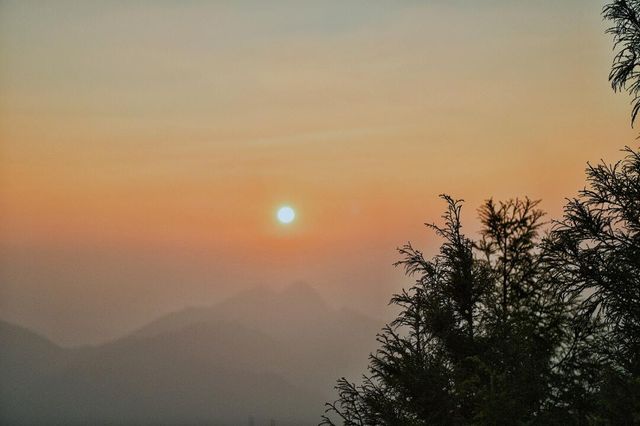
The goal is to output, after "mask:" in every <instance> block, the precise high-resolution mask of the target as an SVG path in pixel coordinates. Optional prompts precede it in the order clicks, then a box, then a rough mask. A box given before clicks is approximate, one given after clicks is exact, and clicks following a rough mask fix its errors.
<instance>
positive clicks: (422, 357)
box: [323, 196, 575, 425]
mask: <svg viewBox="0 0 640 426" xmlns="http://www.w3.org/2000/svg"><path fill="white" fill-rule="evenodd" d="M443 198H444V200H445V201H446V202H447V210H446V212H445V214H444V215H443V219H444V222H445V223H444V225H443V226H437V225H428V226H429V227H430V228H431V229H433V230H435V232H436V234H437V235H438V236H440V237H441V238H442V239H443V240H444V243H443V244H442V246H441V247H440V251H439V254H438V255H436V256H435V257H434V258H433V259H431V260H428V259H426V258H425V257H424V255H423V253H422V252H420V251H419V250H417V249H415V248H414V247H413V246H412V245H411V244H407V245H405V246H403V247H401V248H400V249H399V252H400V254H401V256H402V260H400V261H399V262H398V263H397V265H398V266H402V267H403V268H404V270H405V273H406V274H407V275H411V276H415V277H416V282H415V285H414V286H413V287H411V288H410V289H409V290H406V291H405V290H403V291H402V292H401V293H400V294H398V295H395V296H394V297H393V298H392V300H391V303H392V304H395V305H397V306H399V307H400V314H399V316H398V317H397V318H396V319H395V320H394V321H393V322H392V323H390V324H389V325H388V326H387V327H385V328H384V330H383V331H382V332H381V333H380V334H379V336H378V341H379V342H380V345H381V347H380V349H379V350H378V351H377V352H376V353H375V354H373V355H371V357H370V365H369V374H368V375H367V376H364V377H363V380H362V383H361V384H360V385H356V384H354V383H351V382H349V381H348V380H346V379H344V378H342V379H341V380H340V381H339V382H338V385H337V387H336V389H337V391H338V400H337V401H336V402H334V403H330V404H327V415H325V416H324V421H323V424H325V425H333V424H334V421H341V422H343V424H345V425H400V424H401V425H426V424H452V425H454V424H473V423H481V424H517V423H521V424H525V423H527V424H529V423H536V422H537V423H544V424H549V423H551V421H550V420H551V418H552V417H551V414H552V413H554V410H555V409H556V408H557V407H558V406H559V402H558V401H557V398H556V399H554V398H553V397H551V396H550V395H552V393H553V392H552V390H553V389H554V388H555V387H556V386H557V383H558V380H557V377H556V376H557V373H556V368H555V367H556V363H557V362H558V360H559V359H560V357H559V355H560V354H562V348H563V347H564V346H566V345H565V342H566V341H568V336H567V335H566V333H565V330H567V329H568V327H567V324H566V320H568V317H567V316H566V315H565V313H564V312H565V311H566V309H565V302H564V300H563V299H561V298H554V295H555V294H554V293H553V292H550V291H549V289H548V288H547V286H548V283H547V281H546V280H545V275H544V273H543V268H541V267H540V260H541V253H540V252H539V250H538V243H539V237H538V231H539V227H540V225H541V218H542V216H543V213H542V212H541V211H540V210H539V209H538V208H537V204H538V203H537V202H533V201H530V200H528V199H525V200H511V201H508V202H505V203H497V204H496V203H494V202H493V201H492V200H489V201H487V202H486V203H485V204H484V205H483V207H482V208H481V209H480V210H479V213H480V220H481V223H482V226H483V228H482V232H481V239H480V240H479V241H472V240H471V239H469V238H467V237H466V236H464V235H463V234H462V232H461V228H462V224H461V217H460V213H461V208H462V204H461V201H458V200H454V199H452V198H450V197H448V196H443ZM556 394H558V395H561V394H562V393H561V392H556ZM568 406H569V404H564V405H563V408H564V412H565V413H568V415H571V407H568ZM574 414H575V413H574ZM565 417H567V416H565ZM564 420H567V421H570V417H567V418H565V419H564ZM563 423H565V424H566V423H567V422H563Z"/></svg>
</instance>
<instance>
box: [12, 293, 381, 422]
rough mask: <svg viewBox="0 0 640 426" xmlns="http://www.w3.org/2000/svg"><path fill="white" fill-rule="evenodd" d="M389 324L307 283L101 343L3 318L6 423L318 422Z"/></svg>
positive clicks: (161, 321)
mask: <svg viewBox="0 0 640 426" xmlns="http://www.w3.org/2000/svg"><path fill="white" fill-rule="evenodd" d="M380 325H381V324H379V323H378V322H376V321H373V320H371V319H369V318H366V317H364V316H362V315H359V314H357V313H355V312H352V311H350V310H345V309H334V308H332V307H330V306H328V305H327V304H326V302H325V301H324V300H322V298H321V297H320V296H319V295H318V293H317V292H316V291H315V290H314V289H313V288H312V287H310V286H308V285H305V284H296V285H294V286H291V287H288V288H286V289H285V290H283V291H280V292H276V291H271V290H268V289H265V288H255V289H252V290H250V291H246V292H243V293H240V294H238V295H236V296H234V297H232V298H230V299H227V300H225V301H223V302H222V303H219V304H216V305H213V306H209V307H198V308H188V309H185V310H182V311H179V312H175V313H172V314H169V315H166V316H164V317H161V318H158V319H157V320H155V321H153V322H151V323H150V324H148V325H147V326H145V327H142V328H141V329H139V330H137V331H136V332H134V333H132V334H130V335H128V336H125V337H123V338H121V339H118V340H116V341H113V342H110V343H108V344H104V345H99V346H93V347H82V348H61V347H58V346H56V345H54V344H53V343H51V342H49V341H48V340H46V339H45V338H42V337H40V336H38V335H36V334H34V333H31V332H29V331H28V330H26V329H23V328H20V327H16V326H13V325H10V324H5V323H2V324H0V337H1V338H2V347H1V348H0V361H1V362H0V374H2V376H1V377H3V381H2V385H0V390H1V392H2V393H0V423H1V424H5V423H7V424H51V423H58V424H190V423H191V424H234V425H235V424H245V423H246V422H247V419H248V416H250V415H251V416H254V418H255V420H256V424H261V422H262V423H265V424H268V420H269V419H274V420H275V421H276V424H281V425H284V424H291V425H294V424H295V425H304V424H317V420H318V418H319V416H320V414H321V413H322V411H323V404H324V402H325V401H327V400H330V399H331V398H332V396H333V392H332V387H333V384H334V383H335V380H336V379H337V378H338V377H341V376H344V375H351V374H356V372H358V371H361V369H362V368H363V366H364V364H366V361H367V354H368V353H369V352H370V350H371V349H373V348H372V347H371V346H372V345H371V344H372V342H374V339H373V337H374V336H375V333H376V332H377V331H378V329H379V328H380ZM5 377H10V378H11V380H10V381H8V382H5V380H4V378H5ZM18 384H20V385H19V386H18Z"/></svg>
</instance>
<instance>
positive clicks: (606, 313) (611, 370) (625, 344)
mask: <svg viewBox="0 0 640 426" xmlns="http://www.w3.org/2000/svg"><path fill="white" fill-rule="evenodd" d="M625 152H626V158H625V159H624V160H623V161H620V162H618V163H616V164H613V165H607V164H605V163H601V164H598V165H596V166H592V165H589V167H588V169H587V182H588V187H587V188H585V189H584V190H582V191H581V192H580V194H579V196H578V197H576V198H574V199H572V200H570V201H569V202H568V204H567V205H566V207H565V211H564V217H563V218H562V220H560V221H558V222H557V223H556V225H555V227H554V229H553V231H552V232H551V234H550V236H549V238H548V240H547V250H546V253H547V255H546V256H547V257H546V262H547V264H548V266H549V268H550V270H551V272H552V274H553V277H554V280H555V282H556V286H557V287H556V288H557V289H558V291H559V292H560V293H561V294H562V296H563V297H564V298H566V299H572V300H575V301H577V302H578V305H577V308H576V310H575V312H574V317H575V322H574V323H575V324H576V336H578V337H580V339H586V341H587V342H588V344H589V349H590V352H591V353H590V357H589V358H591V359H596V360H597V362H598V364H599V366H600V370H601V371H602V372H603V375H602V376H601V377H600V380H599V383H597V388H598V398H597V404H598V409H599V411H598V413H599V414H598V415H599V416H600V417H602V418H605V419H608V420H609V421H611V422H613V423H615V424H632V423H634V422H636V423H638V422H640V153H638V152H634V151H633V150H631V149H630V148H626V150H625ZM583 345H584V342H583ZM581 359H582V361H583V362H588V358H587V357H585V355H584V352H583V354H582V357H581Z"/></svg>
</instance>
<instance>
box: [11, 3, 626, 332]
mask: <svg viewBox="0 0 640 426" xmlns="http://www.w3.org/2000/svg"><path fill="white" fill-rule="evenodd" d="M602 6H603V3H602V2H600V1H593V0H580V1H578V0H563V1H550V0H549V1H548V0H544V1H535V2H531V1H505V0H492V1H485V2H476V1H462V0H460V1H444V0H432V1H430V0H425V1H409V0H407V1H393V2H392V1H364V0H363V1H333V0H328V1H322V2H311V1H274V2H268V3H267V2H261V1H244V2H243V1H240V2H235V1H234V2H231V1H228V2H222V1H212V2H203V1H185V2H178V1H175V2H171V1H138V2H124V1H103V2H65V1H60V2H35V1H5V0H2V1H0V93H2V95H1V96H0V235H1V236H2V237H1V238H0V240H1V241H0V318H2V319H5V320H10V321H13V322H17V323H19V324H22V325H25V326H28V327H30V328H33V329H34V330H37V331H40V332H42V333H44V334H46V335H48V336H50V337H51V338H52V339H53V340H54V341H57V342H60V343H63V344H71V345H76V344H83V343H95V342H100V341H105V340H108V339H111V338H114V337H117V336H120V335H121V334H123V333H125V332H126V331H127V330H130V329H132V328H135V327H137V326H139V325H141V324H143V323H145V322H147V321H149V320H151V319H153V318H155V317H157V316H159V315H161V314H163V313H166V312H170V311H174V310H178V309H181V308H183V307H185V306H191V305H199V304H209V303H214V302H216V301H219V300H221V299H222V298H224V297H227V296H228V295H231V294H234V293H236V292H238V291H240V290H241V289H245V288H249V287H252V286H270V287H274V288H282V287H284V286H286V285H288V284H290V283H291V282H296V281H304V282H308V283H309V284H311V285H313V286H314V287H315V288H317V289H318V291H320V292H321V293H322V294H323V295H325V297H327V298H328V299H329V300H330V301H331V302H332V303H333V304H334V305H336V306H341V305H345V306H351V307H353V308H355V309H358V310H360V311H362V312H365V313H367V314H370V315H372V316H379V315H384V311H385V309H386V303H387V301H388V299H389V297H390V295H391V294H392V293H393V292H394V291H397V290H398V289H400V288H401V287H402V286H407V285H410V284H411V279H410V278H409V279H408V278H406V277H403V275H402V273H401V271H400V270H397V269H394V268H393V266H392V263H393V261H395V260H397V254H396V253H395V248H396V247H397V246H399V245H401V244H404V243H405V242H407V241H409V240H411V241H413V242H414V243H415V244H416V245H417V246H418V247H421V248H423V249H424V250H425V252H426V253H429V254H433V253H435V251H436V250H437V248H438V240H437V239H436V238H435V237H434V236H433V235H432V234H430V233H429V232H428V231H427V230H426V229H425V228H424V225H423V224H424V223H425V222H434V221H436V222H437V221H438V220H439V216H440V214H441V212H442V210H443V207H444V205H443V203H442V202H441V201H440V200H439V199H438V194H441V193H447V194H450V195H452V196H454V197H456V198H463V199H465V200H466V205H465V213H464V218H465V221H466V223H465V224H466V227H465V229H466V230H467V232H469V233H470V234H471V235H473V232H475V231H476V230H477V228H478V221H477V215H476V208H477V207H478V206H479V205H480V203H482V201H483V200H485V199H487V198H490V197H494V198H495V199H508V198H512V197H523V196H529V197H531V198H534V199H542V200H543V201H542V204H541V206H542V208H543V209H544V210H545V211H547V212H548V219H553V218H556V217H558V216H559V215H560V214H561V211H562V205H563V203H564V199H565V197H569V196H572V195H574V194H575V193H576V191H577V190H579V189H580V188H581V187H582V186H583V185H584V168H585V166H586V162H587V161H592V162H597V161H598V160H599V159H601V158H604V159H607V160H609V161H614V160H617V159H619V158H621V156H622V155H621V153H620V152H619V150H620V149H621V148H622V147H623V146H625V145H633V144H634V143H635V142H634V141H635V139H634V138H635V136H636V134H635V132H634V130H633V129H631V127H630V119H629V112H630V107H629V98H628V97H627V96H626V95H623V94H615V93H613V92H612V91H611V89H610V86H609V84H608V82H607V75H608V71H609V68H610V65H611V60H612V57H613V53H612V43H611V39H610V36H608V35H606V34H604V30H605V29H606V23H604V22H603V21H602V19H601V17H600V11H601V9H602ZM285 204H288V205H291V206H292V207H293V208H294V209H295V210H296V220H295V221H294V222H293V223H291V224H289V225H282V224H280V223H278V222H277V220H276V216H275V213H276V211H277V208H278V207H279V206H282V205H285Z"/></svg>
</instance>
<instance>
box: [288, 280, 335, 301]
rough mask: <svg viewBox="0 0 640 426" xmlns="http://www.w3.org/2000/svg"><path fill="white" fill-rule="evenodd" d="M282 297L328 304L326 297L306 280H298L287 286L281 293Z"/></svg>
mask: <svg viewBox="0 0 640 426" xmlns="http://www.w3.org/2000/svg"><path fill="white" fill-rule="evenodd" d="M279 296H280V297H282V298H293V299H295V300H297V301H299V302H307V303H308V302H313V303H317V304H320V305H326V302H325V300H324V298H323V297H322V296H321V295H320V293H319V292H318V290H316V289H315V288H314V287H313V286H311V285H310V284H309V283H307V282H304V281H296V282H294V283H293V284H291V285H289V286H287V287H285V288H284V289H282V290H281V291H280V293H279Z"/></svg>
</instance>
